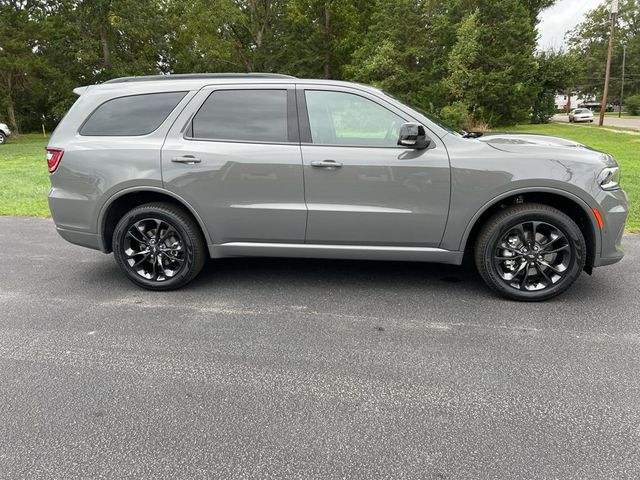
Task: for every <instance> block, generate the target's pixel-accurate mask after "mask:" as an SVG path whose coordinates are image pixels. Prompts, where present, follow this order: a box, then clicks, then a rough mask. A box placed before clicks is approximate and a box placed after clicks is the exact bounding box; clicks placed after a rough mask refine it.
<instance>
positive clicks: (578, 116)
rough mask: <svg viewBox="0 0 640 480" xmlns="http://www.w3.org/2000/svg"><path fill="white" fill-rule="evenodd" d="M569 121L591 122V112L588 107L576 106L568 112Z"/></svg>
mask: <svg viewBox="0 0 640 480" xmlns="http://www.w3.org/2000/svg"><path fill="white" fill-rule="evenodd" d="M569 122H576V123H577V122H591V123H593V112H592V111H591V110H589V109H588V108H576V109H575V110H573V111H572V112H570V113H569Z"/></svg>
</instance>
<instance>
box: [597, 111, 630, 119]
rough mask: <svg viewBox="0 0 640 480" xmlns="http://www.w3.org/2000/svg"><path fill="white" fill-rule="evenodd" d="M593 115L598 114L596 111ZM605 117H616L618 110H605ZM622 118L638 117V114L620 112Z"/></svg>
mask: <svg viewBox="0 0 640 480" xmlns="http://www.w3.org/2000/svg"><path fill="white" fill-rule="evenodd" d="M594 115H595V116H598V114H597V113H594ZM604 115H605V117H616V118H618V112H606V113H605V114H604ZM622 118H640V115H630V114H628V113H625V112H622Z"/></svg>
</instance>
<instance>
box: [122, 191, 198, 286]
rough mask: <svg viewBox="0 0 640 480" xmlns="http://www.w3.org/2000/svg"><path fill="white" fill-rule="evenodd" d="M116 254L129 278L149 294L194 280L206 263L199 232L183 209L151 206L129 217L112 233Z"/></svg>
mask: <svg viewBox="0 0 640 480" xmlns="http://www.w3.org/2000/svg"><path fill="white" fill-rule="evenodd" d="M112 247H113V254H114V256H115V259H116V262H117V263H118V265H119V266H120V268H121V269H122V270H123V271H124V273H125V274H126V275H127V277H128V278H129V279H130V280H131V281H132V282H133V283H135V284H137V285H139V286H141V287H144V288H147V289H149V290H172V289H176V288H180V287H182V286H183V285H186V284H187V283H189V282H190V281H191V280H193V279H194V278H195V277H196V275H198V273H200V271H201V270H202V267H203V266H204V264H205V262H206V259H207V245H206V242H205V240H204V238H203V236H202V232H201V231H200V228H199V227H198V225H197V224H196V222H195V221H194V220H193V218H192V217H191V216H190V215H189V214H188V213H187V212H186V211H184V210H183V209H182V208H179V207H176V206H175V205H171V204H169V203H163V202H158V203H148V204H145V205H141V206H139V207H136V208H134V209H133V210H131V211H129V212H128V213H126V214H125V215H124V216H123V217H122V218H121V219H120V221H119V222H118V224H117V225H116V228H115V231H114V233H113V242H112Z"/></svg>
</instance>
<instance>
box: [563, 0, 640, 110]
mask: <svg viewBox="0 0 640 480" xmlns="http://www.w3.org/2000/svg"><path fill="white" fill-rule="evenodd" d="M607 8H608V2H604V3H603V4H602V5H600V6H598V7H596V8H595V9H593V10H592V11H591V12H589V13H588V14H587V16H586V18H585V20H584V21H583V22H582V23H581V24H580V25H578V26H577V27H576V28H575V29H574V30H573V31H572V32H571V33H570V34H569V45H570V52H571V53H573V54H574V55H575V56H576V57H578V58H580V63H579V64H577V65H576V87H577V88H578V89H580V90H582V91H584V92H586V93H591V94H594V95H596V96H600V95H601V94H602V90H603V86H604V75H605V62H606V58H607V51H608V42H609V25H610V23H609V12H608V10H607ZM623 46H625V47H626V51H627V55H626V69H625V70H626V72H625V87H624V89H625V92H626V95H634V94H636V93H640V1H638V0H620V4H619V13H618V21H617V25H616V31H615V35H614V44H613V56H612V60H611V82H610V84H609V102H610V103H613V104H618V102H619V95H618V93H619V92H620V87H621V80H622V56H623Z"/></svg>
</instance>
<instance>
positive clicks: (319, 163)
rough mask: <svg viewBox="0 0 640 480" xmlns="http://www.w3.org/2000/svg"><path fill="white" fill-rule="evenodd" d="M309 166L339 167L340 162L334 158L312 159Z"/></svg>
mask: <svg viewBox="0 0 640 480" xmlns="http://www.w3.org/2000/svg"><path fill="white" fill-rule="evenodd" d="M311 166H312V167H317V168H340V167H341V166H342V164H341V163H340V162H336V161H335V160H314V161H313V162H311Z"/></svg>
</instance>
